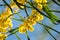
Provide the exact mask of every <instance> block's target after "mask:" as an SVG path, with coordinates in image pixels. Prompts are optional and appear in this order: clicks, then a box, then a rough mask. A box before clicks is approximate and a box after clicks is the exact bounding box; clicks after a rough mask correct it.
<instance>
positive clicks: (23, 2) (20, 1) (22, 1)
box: [11, 0, 27, 8]
mask: <svg viewBox="0 0 60 40" xmlns="http://www.w3.org/2000/svg"><path fill="white" fill-rule="evenodd" d="M11 1H12V2H13V3H14V4H15V2H14V1H13V0H11ZM16 1H17V2H18V3H20V4H22V5H24V4H26V1H27V0H16ZM15 5H16V4H15ZM22 5H19V6H20V7H21V8H24V6H22Z"/></svg>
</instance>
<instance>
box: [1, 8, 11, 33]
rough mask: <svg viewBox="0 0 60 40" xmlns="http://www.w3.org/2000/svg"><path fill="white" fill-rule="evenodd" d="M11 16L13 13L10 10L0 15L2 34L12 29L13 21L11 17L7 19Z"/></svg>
mask: <svg viewBox="0 0 60 40" xmlns="http://www.w3.org/2000/svg"><path fill="white" fill-rule="evenodd" d="M11 14H12V12H11V11H10V9H9V8H7V9H6V10H5V11H3V12H2V14H0V32H6V31H7V28H12V21H11V19H10V18H11V17H9V18H7V17H8V16H9V15H11ZM6 18H7V19H6Z"/></svg>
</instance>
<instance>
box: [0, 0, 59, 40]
mask: <svg viewBox="0 0 60 40" xmlns="http://www.w3.org/2000/svg"><path fill="white" fill-rule="evenodd" d="M7 2H8V3H9V0H7ZM2 3H3V2H0V4H2ZM52 6H53V7H52ZM52 6H49V7H51V9H56V10H59V9H60V7H58V6H57V5H55V4H54V5H53V4H52ZM3 9H4V7H3V6H2V7H0V13H1V12H2V10H3ZM27 10H28V12H29V13H30V11H31V9H27ZM54 14H55V13H54ZM56 14H57V16H58V17H60V13H56ZM20 15H21V16H26V15H25V12H23V11H22V12H21V14H20ZM14 17H15V18H19V17H18V16H17V15H15V16H14ZM42 22H43V23H44V24H46V25H49V26H52V27H53V28H54V29H56V30H57V31H60V27H59V26H60V24H59V25H53V24H52V23H51V22H50V21H49V20H48V18H44V20H43V21H42ZM20 24H21V22H18V21H15V20H13V28H16V27H18V25H20ZM34 28H35V30H34V31H33V32H30V31H28V35H29V37H30V39H31V40H54V39H53V38H52V37H51V36H50V35H49V34H48V33H47V32H46V31H45V30H44V28H43V26H41V25H39V24H36V25H34ZM50 32H51V33H52V34H53V35H54V36H55V37H56V36H57V35H58V34H57V33H56V32H54V31H50ZM17 34H18V35H19V37H20V38H21V40H27V37H26V34H20V33H17ZM59 37H60V35H59ZM57 39H58V38H57ZM7 40H18V39H17V38H16V36H15V35H11V36H9V37H8V38H7ZM58 40H59V39H58Z"/></svg>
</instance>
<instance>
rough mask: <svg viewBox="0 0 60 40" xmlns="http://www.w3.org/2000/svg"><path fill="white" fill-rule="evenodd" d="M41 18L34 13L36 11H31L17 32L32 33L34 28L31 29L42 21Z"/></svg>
mask: <svg viewBox="0 0 60 40" xmlns="http://www.w3.org/2000/svg"><path fill="white" fill-rule="evenodd" d="M43 18H44V17H43V16H42V15H41V14H40V13H38V12H36V10H32V14H31V15H30V16H29V17H28V18H27V20H25V22H24V24H21V25H20V26H19V32H20V33H25V32H26V31H27V30H29V31H30V32H32V31H34V28H33V27H32V26H33V25H35V24H36V23H37V22H38V21H41V20H43Z"/></svg>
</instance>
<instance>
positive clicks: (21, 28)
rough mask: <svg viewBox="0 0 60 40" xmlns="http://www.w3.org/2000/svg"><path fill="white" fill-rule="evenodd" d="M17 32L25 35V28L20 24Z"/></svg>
mask: <svg viewBox="0 0 60 40" xmlns="http://www.w3.org/2000/svg"><path fill="white" fill-rule="evenodd" d="M19 32H20V33H25V32H26V27H25V26H24V25H23V24H21V25H20V26H19Z"/></svg>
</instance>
